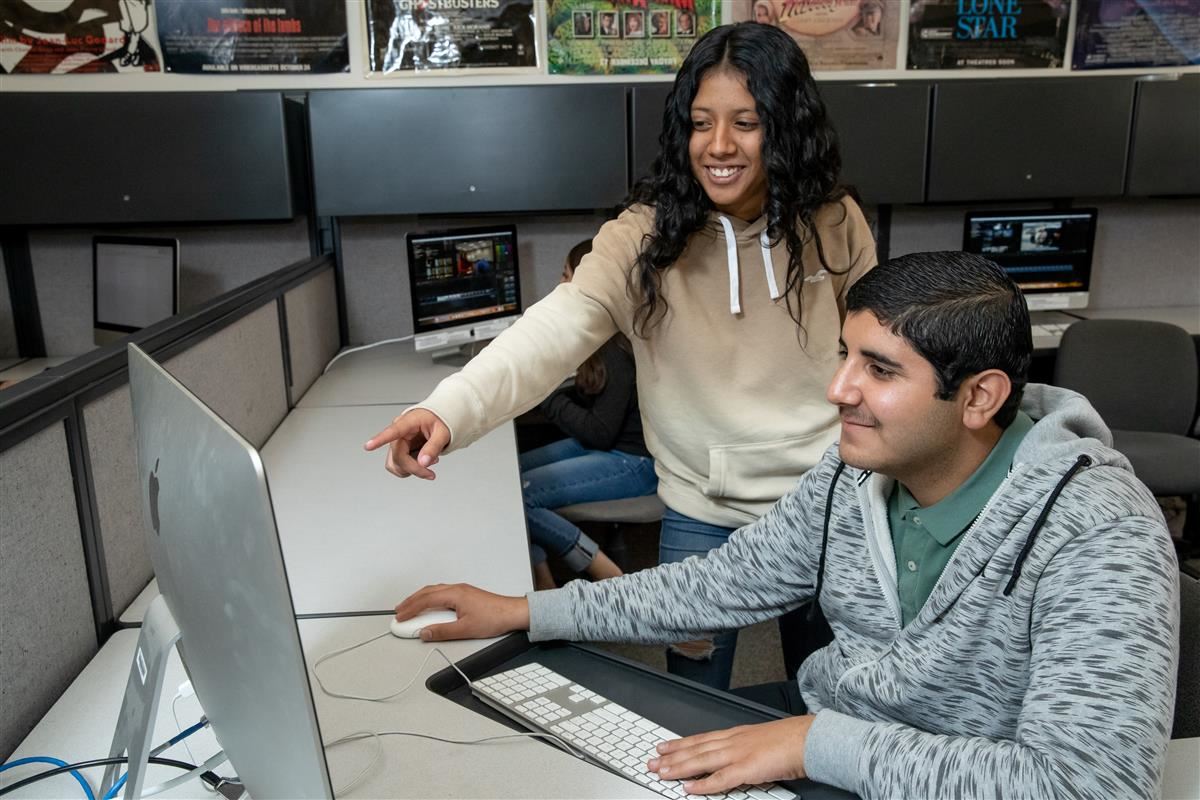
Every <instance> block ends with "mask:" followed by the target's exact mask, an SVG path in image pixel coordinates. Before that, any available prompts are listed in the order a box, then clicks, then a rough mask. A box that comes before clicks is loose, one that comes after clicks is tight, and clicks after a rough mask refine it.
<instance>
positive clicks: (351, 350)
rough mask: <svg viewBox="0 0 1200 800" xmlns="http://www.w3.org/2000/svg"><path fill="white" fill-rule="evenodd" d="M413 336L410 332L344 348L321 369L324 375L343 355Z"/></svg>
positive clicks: (406, 339) (407, 339)
mask: <svg viewBox="0 0 1200 800" xmlns="http://www.w3.org/2000/svg"><path fill="white" fill-rule="evenodd" d="M412 338H413V337H412V334H409V335H408V336H400V337H398V338H396V339H384V340H383V341H381V342H371V343H370V344H363V345H359V346H358V347H351V348H349V349H348V350H343V351H342V352H340V353H338V354H337V355H336V356H334V357H333V358H331V359H330V360H329V363H328V364H326V365H325V369H323V370H321V374H322V375H324V374H325V373H326V372H329V368H330V367H332V366H333V364H334V362H335V361H337V360H338V359H339V358H341V357H342V356H346V355H350V354H351V353H357V352H358V351H359V350H370V349H371V348H372V347H379V346H380V345H381V344H394V343H396V342H407V341H409V340H410V339H412Z"/></svg>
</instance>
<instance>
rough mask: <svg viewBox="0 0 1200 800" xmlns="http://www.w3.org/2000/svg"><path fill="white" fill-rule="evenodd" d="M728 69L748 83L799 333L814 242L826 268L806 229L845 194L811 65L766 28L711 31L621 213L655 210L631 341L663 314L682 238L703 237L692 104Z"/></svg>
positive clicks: (751, 25)
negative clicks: (806, 254)
mask: <svg viewBox="0 0 1200 800" xmlns="http://www.w3.org/2000/svg"><path fill="white" fill-rule="evenodd" d="M726 67H728V68H732V69H734V70H736V71H737V72H739V73H741V75H742V76H744V77H745V79H746V88H747V89H748V90H749V91H750V95H751V96H752V97H753V98H754V102H755V106H756V107H757V111H758V116H759V119H760V120H761V122H762V130H763V145H762V159H763V166H764V168H765V170H766V173H767V203H766V208H765V209H764V212H765V213H766V215H767V221H768V223H767V235H768V237H769V238H770V240H771V244H772V245H775V244H778V243H779V241H780V240H785V241H786V242H787V247H788V253H789V255H788V268H787V282H786V285H785V289H784V295H785V296H786V298H787V306H788V313H789V314H790V315H791V317H792V319H793V320H795V321H796V324H797V326H799V328H800V330H801V331H803V323H802V322H801V319H800V289H801V286H802V283H803V278H804V267H803V264H802V263H801V254H802V253H803V251H804V246H805V244H807V243H808V241H809V240H810V239H811V240H813V241H814V243H815V245H816V248H817V256H818V258H819V259H820V262H821V265H822V266H823V267H824V268H825V269H827V270H829V271H830V272H840V271H839V270H835V269H833V268H831V267H830V265H829V264H828V262H827V261H826V259H825V252H824V249H823V248H822V246H821V237H820V235H819V233H818V232H817V230H816V227H815V226H814V225H813V217H814V216H815V215H816V212H817V209H819V208H820V207H821V206H822V205H824V204H826V203H829V202H831V201H835V200H839V199H841V197H842V196H844V195H845V194H846V191H845V189H844V188H842V187H841V186H840V185H839V184H838V173H839V171H840V170H841V166H842V158H841V154H840V153H839V152H838V143H837V134H836V133H835V132H834V130H833V127H832V125H831V124H830V123H829V119H828V117H827V116H826V113H825V104H824V102H822V100H821V95H820V94H819V93H818V92H817V85H816V83H815V81H813V77H812V71H811V70H810V69H809V66H808V59H806V58H805V57H804V53H803V51H801V49H800V46H799V45H797V44H796V42H795V41H793V40H792V38H791V37H790V36H788V35H787V34H786V33H784V32H783V31H781V30H780V29H778V28H776V27H773V26H771V25H761V24H759V23H755V22H743V23H740V24H737V25H725V26H722V27H719V28H714V29H713V30H711V31H709V32H708V33H707V34H705V35H704V36H703V37H702V38H701V39H700V40H699V41H697V42H696V44H695V46H694V47H692V51H691V53H689V54H688V57H687V58H686V59H684V62H683V65H682V66H680V68H679V73H678V75H676V77H675V85H674V86H673V87H672V89H671V93H670V94H669V95H668V96H667V104H666V109H665V110H664V111H663V130H662V134H661V135H660V136H659V140H658V141H659V145H660V151H659V156H658V158H656V159H655V161H654V166H653V168H652V170H651V174H650V175H649V176H648V177H644V178H642V179H641V180H639V181H638V182H637V183H636V184H635V185H634V187H633V191H632V192H631V193H630V195H629V198H628V200H627V202H626V205H633V204H635V203H644V204H646V205H650V206H653V207H654V209H655V215H654V231H653V233H650V234H648V235H647V237H646V242H645V246H644V247H643V248H642V251H641V253H640V254H639V255H638V260H637V263H636V266H635V269H634V270H633V272H632V273H631V274H630V278H629V280H630V289H631V293H632V294H633V296H635V297H639V298H640V300H639V302H638V306H637V309H636V311H635V312H634V332H635V333H636V334H637V335H638V336H642V337H645V336H646V335H647V332H648V330H649V329H651V328H653V327H654V326H655V325H656V324H657V323H658V322H659V321H660V320H661V319H662V317H663V315H665V314H666V310H667V300H666V298H665V297H664V296H663V294H662V274H663V272H664V271H665V270H667V269H669V268H670V267H671V265H672V264H674V263H675V261H676V259H678V258H679V256H680V254H681V253H682V252H683V250H684V247H686V245H687V241H688V238H689V237H690V236H691V235H692V234H693V233H695V232H697V231H699V230H700V229H701V228H703V227H704V224H705V220H706V218H707V215H708V212H709V211H711V210H712V208H713V205H712V202H711V201H710V200H709V199H708V196H707V195H706V194H705V193H704V190H703V189H702V188H701V186H700V183H699V182H698V181H697V180H696V178H695V177H694V176H693V175H692V167H691V163H690V160H689V157H688V141H689V139H690V137H691V133H692V101H693V99H694V98H695V97H696V92H697V91H698V89H699V87H700V81H701V80H703V78H704V76H705V75H706V74H707V73H708V72H709V71H710V70H713V69H721V68H726Z"/></svg>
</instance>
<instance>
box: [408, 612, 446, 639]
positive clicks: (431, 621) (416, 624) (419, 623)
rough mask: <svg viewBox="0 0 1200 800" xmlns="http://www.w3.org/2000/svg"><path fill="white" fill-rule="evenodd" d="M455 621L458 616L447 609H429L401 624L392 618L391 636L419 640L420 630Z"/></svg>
mask: <svg viewBox="0 0 1200 800" xmlns="http://www.w3.org/2000/svg"><path fill="white" fill-rule="evenodd" d="M456 619H458V614H456V613H455V612H453V611H451V610H450V609H448V608H431V609H430V610H428V611H424V612H422V613H420V614H417V615H416V616H415V617H413V618H412V619H406V620H404V621H403V622H401V621H400V620H398V619H396V618H395V617H392V635H393V636H399V637H400V638H401V639H419V638H420V637H421V629H422V628H424V627H426V626H428V625H439V624H441V623H443V622H454V620H456Z"/></svg>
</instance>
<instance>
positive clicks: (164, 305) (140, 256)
mask: <svg viewBox="0 0 1200 800" xmlns="http://www.w3.org/2000/svg"><path fill="white" fill-rule="evenodd" d="M177 313H179V242H178V241H176V240H175V239H151V238H144V237H140V236H138V237H135V236H94V237H92V320H93V328H94V329H95V338H94V341H95V342H96V344H97V345H105V344H109V343H110V342H114V341H116V340H117V339H120V338H121V337H122V336H125V335H127V334H130V333H133V332H134V331H138V330H141V329H142V328H145V327H146V326H148V325H153V324H154V323H155V322H158V321H159V320H164V319H166V318H167V317H170V316H174V315H175V314H177Z"/></svg>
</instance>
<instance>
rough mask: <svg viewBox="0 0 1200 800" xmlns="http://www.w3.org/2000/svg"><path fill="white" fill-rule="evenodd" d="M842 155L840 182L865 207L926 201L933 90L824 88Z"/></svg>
mask: <svg viewBox="0 0 1200 800" xmlns="http://www.w3.org/2000/svg"><path fill="white" fill-rule="evenodd" d="M819 88H820V90H821V97H822V98H824V100H825V106H826V109H827V110H828V112H829V117H830V119H831V120H832V121H833V125H834V128H836V129H837V134H838V142H839V144H840V145H841V152H842V181H843V182H844V183H848V184H852V185H853V186H854V187H855V188H856V189H858V192H859V194H860V195H862V198H863V201H864V202H866V203H871V204H874V203H920V202H921V201H923V200H924V199H925V150H926V138H927V136H928V133H929V102H930V95H931V88H930V86H929V85H928V84H925V83H902V84H883V85H874V86H872V85H864V84H849V83H821V84H820V87H819Z"/></svg>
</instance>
